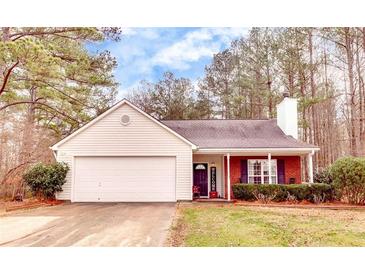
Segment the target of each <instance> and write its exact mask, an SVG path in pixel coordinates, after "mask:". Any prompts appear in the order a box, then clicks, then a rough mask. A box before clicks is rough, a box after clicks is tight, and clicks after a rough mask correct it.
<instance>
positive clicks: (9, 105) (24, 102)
mask: <svg viewBox="0 0 365 274" xmlns="http://www.w3.org/2000/svg"><path fill="white" fill-rule="evenodd" d="M39 99H40V98H39ZM39 99H37V100H39ZM22 104H37V105H40V106H44V107H46V108H49V109H51V110H53V111H54V112H57V113H58V114H60V115H62V116H64V117H66V118H68V119H70V120H73V121H74V122H76V123H79V121H78V120H76V119H75V118H73V117H71V116H69V115H67V114H66V113H64V112H62V111H59V110H58V109H55V108H54V107H51V106H49V105H47V104H45V103H42V102H38V101H19V102H14V103H10V104H8V105H6V106H3V107H1V108H0V111H2V110H4V109H6V108H8V107H11V106H15V105H22Z"/></svg>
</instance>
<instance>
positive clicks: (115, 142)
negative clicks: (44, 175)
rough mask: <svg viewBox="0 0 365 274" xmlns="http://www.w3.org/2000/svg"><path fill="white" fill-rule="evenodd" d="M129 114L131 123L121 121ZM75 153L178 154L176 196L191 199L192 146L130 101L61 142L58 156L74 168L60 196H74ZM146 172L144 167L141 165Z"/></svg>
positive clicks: (83, 154) (107, 154) (124, 154)
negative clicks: (131, 105) (136, 108)
mask: <svg viewBox="0 0 365 274" xmlns="http://www.w3.org/2000/svg"><path fill="white" fill-rule="evenodd" d="M125 114H126V115H129V117H130V124H129V125H127V126H124V125H122V124H121V116H122V115H125ZM73 156H175V157H176V199H177V200H191V198H192V194H191V186H192V147H191V145H189V144H187V143H186V142H184V141H183V140H181V139H180V138H178V137H176V136H175V135H174V134H172V133H171V132H168V130H166V129H164V128H163V127H161V126H160V125H158V124H157V123H155V122H154V121H152V120H151V119H149V118H148V117H146V116H145V115H143V114H141V113H140V112H138V111H136V110H135V109H133V108H132V107H130V106H129V105H128V104H123V105H121V106H120V107H119V108H117V109H116V110H114V111H113V112H111V113H110V114H108V115H107V116H105V117H104V118H102V119H101V120H99V121H97V122H96V123H95V124H93V125H91V126H90V127H88V128H87V129H85V130H84V131H82V132H80V133H79V134H78V135H76V136H74V137H73V138H71V139H69V140H68V141H66V142H65V143H63V144H61V145H60V147H59V149H58V151H57V160H58V161H63V162H66V163H67V164H69V166H70V168H71V170H70V172H69V174H68V176H67V183H66V184H65V185H64V186H63V192H61V193H59V194H58V196H57V198H58V199H63V200H70V199H71V185H72V180H73V179H72V176H73V166H72V165H73ZM141 172H143V167H141Z"/></svg>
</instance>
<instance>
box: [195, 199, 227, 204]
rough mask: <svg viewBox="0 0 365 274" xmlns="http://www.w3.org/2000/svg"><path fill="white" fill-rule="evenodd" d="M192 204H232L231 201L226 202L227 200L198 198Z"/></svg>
mask: <svg viewBox="0 0 365 274" xmlns="http://www.w3.org/2000/svg"><path fill="white" fill-rule="evenodd" d="M193 202H199V203H233V200H231V201H228V200H226V199H222V198H214V199H209V198H198V199H194V200H193Z"/></svg>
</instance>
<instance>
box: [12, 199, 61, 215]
mask: <svg viewBox="0 0 365 274" xmlns="http://www.w3.org/2000/svg"><path fill="white" fill-rule="evenodd" d="M62 203H63V201H58V200H38V199H25V200H23V201H22V202H16V201H10V202H5V211H6V212H10V211H15V210H22V209H31V208H37V207H44V206H54V205H59V204H62Z"/></svg>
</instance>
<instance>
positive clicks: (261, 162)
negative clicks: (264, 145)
mask: <svg viewBox="0 0 365 274" xmlns="http://www.w3.org/2000/svg"><path fill="white" fill-rule="evenodd" d="M315 151H316V150H315V149H302V148H300V149H270V150H268V149H250V150H248V149H245V150H244V149H235V150H233V149H232V150H231V149H230V150H228V149H226V150H220V151H218V150H214V149H205V150H199V151H197V152H195V153H194V154H193V199H194V200H196V201H208V200H212V201H231V200H232V198H234V197H233V193H232V185H233V184H237V183H249V184H300V183H302V182H303V181H304V180H303V179H302V178H303V177H304V173H305V172H303V171H304V168H305V167H304V166H303V164H302V162H303V161H302V160H304V159H305V160H306V162H307V163H308V164H307V174H308V175H307V178H306V181H307V182H309V183H313V162H312V157H313V154H314V153H315Z"/></svg>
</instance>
